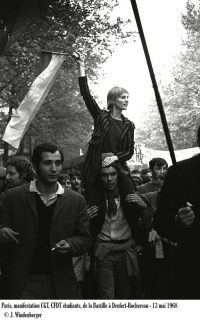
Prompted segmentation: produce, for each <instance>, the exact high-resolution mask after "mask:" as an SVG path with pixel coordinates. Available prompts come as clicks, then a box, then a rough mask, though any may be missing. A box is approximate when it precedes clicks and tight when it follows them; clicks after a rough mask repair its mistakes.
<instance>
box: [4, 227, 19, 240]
mask: <svg viewBox="0 0 200 320" xmlns="http://www.w3.org/2000/svg"><path fill="white" fill-rule="evenodd" d="M18 235H19V232H16V231H14V230H13V229H11V228H8V227H4V228H1V229H0V242H1V243H10V242H11V243H16V244H19V240H18V239H17V238H16V237H15V236H18Z"/></svg>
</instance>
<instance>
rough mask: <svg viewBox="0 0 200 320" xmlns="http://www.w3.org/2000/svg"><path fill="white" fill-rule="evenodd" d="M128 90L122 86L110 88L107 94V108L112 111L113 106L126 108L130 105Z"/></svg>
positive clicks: (121, 108)
mask: <svg viewBox="0 0 200 320" xmlns="http://www.w3.org/2000/svg"><path fill="white" fill-rule="evenodd" d="M128 99H129V94H128V91H127V90H126V89H124V88H121V87H114V88H112V89H110V90H109V92H108V95H107V108H108V110H109V111H112V110H113V108H117V109H119V110H121V111H122V110H126V109H127V105H128Z"/></svg>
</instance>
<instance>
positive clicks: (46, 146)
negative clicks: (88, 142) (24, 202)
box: [32, 143, 64, 184]
mask: <svg viewBox="0 0 200 320" xmlns="http://www.w3.org/2000/svg"><path fill="white" fill-rule="evenodd" d="M63 161H64V156H63V153H62V151H61V150H60V149H59V148H58V147H57V146H56V145H55V144H53V143H42V144H40V145H38V146H37V147H36V148H35V149H34V150H33V155H32V162H33V165H34V168H35V170H36V172H37V177H38V179H39V180H40V181H42V182H43V183H45V184H54V183H57V180H58V178H59V176H60V174H61V171H62V164H63Z"/></svg>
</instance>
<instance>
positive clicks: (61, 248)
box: [51, 240, 70, 254]
mask: <svg viewBox="0 0 200 320" xmlns="http://www.w3.org/2000/svg"><path fill="white" fill-rule="evenodd" d="M51 250H52V251H54V250H55V251H56V252H59V253H61V254H64V253H68V252H69V250H70V244H69V243H68V242H67V241H66V240H61V241H59V242H58V243H56V244H55V247H53V248H52V249H51Z"/></svg>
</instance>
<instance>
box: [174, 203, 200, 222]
mask: <svg viewBox="0 0 200 320" xmlns="http://www.w3.org/2000/svg"><path fill="white" fill-rule="evenodd" d="M194 219H195V215H194V212H193V210H192V205H191V204H190V203H188V202H187V206H186V207H184V208H180V209H179V210H178V214H177V215H176V217H175V221H177V222H181V223H182V224H183V225H184V226H186V227H189V226H191V224H192V223H193V222H194Z"/></svg>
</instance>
